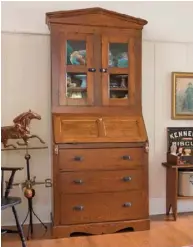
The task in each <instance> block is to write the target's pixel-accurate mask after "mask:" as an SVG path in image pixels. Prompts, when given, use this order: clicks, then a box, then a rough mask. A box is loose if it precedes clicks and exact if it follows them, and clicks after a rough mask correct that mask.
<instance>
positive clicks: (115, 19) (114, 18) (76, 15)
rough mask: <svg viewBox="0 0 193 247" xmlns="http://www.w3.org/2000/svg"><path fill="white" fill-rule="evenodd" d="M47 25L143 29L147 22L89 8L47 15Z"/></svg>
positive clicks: (104, 10)
mask: <svg viewBox="0 0 193 247" xmlns="http://www.w3.org/2000/svg"><path fill="white" fill-rule="evenodd" d="M46 23H47V25H48V26H50V25H52V24H71V25H86V26H99V27H115V28H116V27H118V28H132V29H142V28H143V26H144V25H146V24H147V21H146V20H144V19H141V18H136V17H133V16H129V15H125V14H120V13H117V12H114V11H110V10H106V9H103V8H87V9H77V10H67V11H55V12H48V13H46Z"/></svg>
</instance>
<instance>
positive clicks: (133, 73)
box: [46, 8, 149, 237]
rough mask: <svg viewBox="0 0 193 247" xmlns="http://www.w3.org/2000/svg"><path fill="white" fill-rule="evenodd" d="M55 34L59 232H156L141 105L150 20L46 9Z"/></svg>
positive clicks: (56, 215) (55, 167) (55, 161)
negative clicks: (145, 33)
mask: <svg viewBox="0 0 193 247" xmlns="http://www.w3.org/2000/svg"><path fill="white" fill-rule="evenodd" d="M46 23H47V24H48V26H49V29H50V33H51V78H52V120H53V121H52V127H53V133H52V136H53V181H54V183H53V184H54V186H53V234H54V236H55V237H66V236H70V235H71V234H72V233H76V232H83V233H91V234H102V233H113V232H117V231H120V230H122V229H125V228H132V229H133V230H147V229H149V203H148V137H147V133H146V127H145V123H144V120H143V115H142V103H141V56H142V55H141V53H142V29H143V26H144V25H145V24H147V21H145V20H143V19H140V18H134V17H131V16H127V15H123V14H119V13H116V12H112V11H109V10H105V9H101V8H90V9H80V10H72V11H58V12H51V13H46Z"/></svg>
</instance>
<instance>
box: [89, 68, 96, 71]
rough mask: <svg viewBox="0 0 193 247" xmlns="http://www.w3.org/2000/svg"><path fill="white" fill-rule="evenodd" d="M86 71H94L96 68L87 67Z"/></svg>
mask: <svg viewBox="0 0 193 247" xmlns="http://www.w3.org/2000/svg"><path fill="white" fill-rule="evenodd" d="M88 71H89V72H95V71H96V69H95V68H88Z"/></svg>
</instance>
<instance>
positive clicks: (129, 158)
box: [122, 155, 131, 160]
mask: <svg viewBox="0 0 193 247" xmlns="http://www.w3.org/2000/svg"><path fill="white" fill-rule="evenodd" d="M122 159H123V160H131V156H129V155H123V156H122Z"/></svg>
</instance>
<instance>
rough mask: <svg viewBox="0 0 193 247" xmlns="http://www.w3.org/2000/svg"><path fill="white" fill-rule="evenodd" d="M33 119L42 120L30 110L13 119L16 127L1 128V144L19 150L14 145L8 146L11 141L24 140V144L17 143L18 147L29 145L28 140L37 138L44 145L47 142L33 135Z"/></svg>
mask: <svg viewBox="0 0 193 247" xmlns="http://www.w3.org/2000/svg"><path fill="white" fill-rule="evenodd" d="M32 119H38V120H41V116H40V115H39V114H37V113H35V112H32V111H31V110H29V111H28V112H24V113H22V114H20V115H19V116H17V117H16V118H14V119H13V123H14V125H12V126H3V127H1V143H3V145H4V148H7V147H13V148H17V147H16V146H15V145H13V144H9V145H8V144H7V142H8V140H9V139H23V141H24V143H20V142H19V141H18V142H16V143H17V144H18V145H22V146H24V145H26V146H27V145H28V139H30V138H37V139H39V141H40V142H41V143H43V144H45V142H44V141H43V140H42V139H41V138H40V137H39V136H37V135H31V134H30V129H29V125H30V122H31V120H32Z"/></svg>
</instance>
